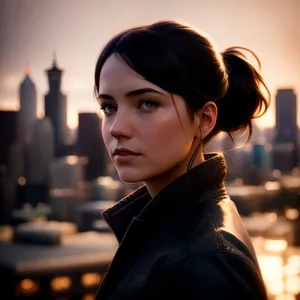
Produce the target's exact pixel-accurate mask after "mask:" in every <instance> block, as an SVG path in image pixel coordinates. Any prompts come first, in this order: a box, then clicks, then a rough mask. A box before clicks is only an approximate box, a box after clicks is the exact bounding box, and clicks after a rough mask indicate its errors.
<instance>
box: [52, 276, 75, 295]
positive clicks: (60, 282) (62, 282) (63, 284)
mask: <svg viewBox="0 0 300 300" xmlns="http://www.w3.org/2000/svg"><path fill="white" fill-rule="evenodd" d="M71 284H72V281H71V279H70V278H69V277H67V276H64V277H55V278H53V279H52V280H51V288H52V290H53V291H55V292H60V291H64V290H68V289H69V288H70V287H71Z"/></svg>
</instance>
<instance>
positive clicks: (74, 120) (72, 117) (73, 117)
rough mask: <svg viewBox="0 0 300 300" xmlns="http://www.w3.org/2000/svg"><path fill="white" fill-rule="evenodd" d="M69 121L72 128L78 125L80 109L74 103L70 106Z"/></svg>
mask: <svg viewBox="0 0 300 300" xmlns="http://www.w3.org/2000/svg"><path fill="white" fill-rule="evenodd" d="M67 123H68V126H69V127H70V128H71V129H75V128H77V126H78V111H77V110H76V108H75V107H74V106H73V105H69V106H68V113H67Z"/></svg>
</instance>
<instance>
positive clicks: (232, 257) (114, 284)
mask: <svg viewBox="0 0 300 300" xmlns="http://www.w3.org/2000/svg"><path fill="white" fill-rule="evenodd" d="M205 156H206V161H205V162H204V163H202V164H200V165H199V166H197V167H195V168H193V169H191V170H190V171H189V172H188V173H187V174H185V175H183V176H181V177H179V178H178V179H176V180H175V181H174V182H173V183H171V184H170V185H169V186H167V187H166V188H165V189H163V190H162V191H161V192H160V193H159V194H158V195H157V196H156V197H154V198H153V199H151V197H150V195H149V193H148V191H147V189H146V187H145V186H143V187H141V188H140V189H138V190H137V191H135V192H134V193H132V194H131V195H129V196H128V197H126V198H124V199H122V200H121V201H119V202H118V203H116V204H115V205H114V206H113V207H112V208H109V209H108V210H106V211H105V212H104V213H103V217H104V218H105V220H106V221H107V223H108V224H109V225H110V226H111V228H112V230H113V231H114V233H115V235H116V237H117V239H118V241H119V243H120V245H119V249H118V250H117V252H116V255H115V257H114V259H113V261H112V263H111V266H110V268H109V270H108V272H107V274H106V277H105V279H104V280H103V282H102V284H101V286H100V288H99V290H98V295H97V298H96V299H101V300H102V299H103V300H117V299H119V300H125V299H128V300H129V299H130V300H136V299H142V300H159V299H164V300H165V299H170V300H174V299H178V300H179V299H180V300H192V299H195V300H196V299H197V300H198V299H199V300H201V299H202V300H206V299H213V300H215V299H216V300H217V299H231V300H235V299H240V300H248V299H251V300H254V299H257V300H258V299H259V300H264V299H267V295H266V290H265V286H264V283H263V279H262V277H261V273H260V269H259V266H258V263H257V260H256V255H255V252H254V250H253V246H252V244H251V241H250V239H249V236H248V234H247V232H246V231H245V229H244V227H243V224H242V221H241V219H240V216H239V214H238V212H237V210H236V207H235V205H234V203H233V202H232V201H231V200H230V198H229V196H228V195H227V193H226V189H225V187H224V178H225V175H226V165H225V161H224V158H223V156H222V155H221V154H206V155H205ZM150 200H151V201H150Z"/></svg>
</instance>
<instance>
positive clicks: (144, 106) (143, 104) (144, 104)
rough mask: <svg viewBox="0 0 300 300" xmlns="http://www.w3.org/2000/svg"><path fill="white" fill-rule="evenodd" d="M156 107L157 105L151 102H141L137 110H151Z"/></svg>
mask: <svg viewBox="0 0 300 300" xmlns="http://www.w3.org/2000/svg"><path fill="white" fill-rule="evenodd" d="M157 106H158V103H157V102H155V101H153V100H142V101H141V102H140V103H139V105H138V109H143V110H152V109H154V108H156V107H157Z"/></svg>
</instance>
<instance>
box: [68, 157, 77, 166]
mask: <svg viewBox="0 0 300 300" xmlns="http://www.w3.org/2000/svg"><path fill="white" fill-rule="evenodd" d="M67 163H68V164H69V165H76V164H77V163H78V157H77V156H76V155H69V156H67Z"/></svg>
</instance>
